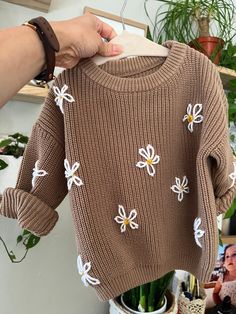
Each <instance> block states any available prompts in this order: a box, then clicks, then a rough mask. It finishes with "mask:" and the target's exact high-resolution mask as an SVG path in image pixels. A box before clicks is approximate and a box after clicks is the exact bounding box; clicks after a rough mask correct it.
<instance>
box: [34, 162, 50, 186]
mask: <svg viewBox="0 0 236 314" xmlns="http://www.w3.org/2000/svg"><path fill="white" fill-rule="evenodd" d="M47 174H48V173H47V172H46V171H45V170H43V169H39V160H37V161H36V163H35V165H34V168H33V177H32V187H33V188H34V186H35V180H36V178H37V177H44V176H46V175H47Z"/></svg>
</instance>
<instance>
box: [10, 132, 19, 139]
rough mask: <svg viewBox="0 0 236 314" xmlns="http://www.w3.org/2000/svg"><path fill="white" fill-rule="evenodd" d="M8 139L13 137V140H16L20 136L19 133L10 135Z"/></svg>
mask: <svg viewBox="0 0 236 314" xmlns="http://www.w3.org/2000/svg"><path fill="white" fill-rule="evenodd" d="M9 136H10V137H13V138H14V139H16V140H17V139H18V138H19V137H20V136H21V134H20V133H15V134H12V135H9Z"/></svg>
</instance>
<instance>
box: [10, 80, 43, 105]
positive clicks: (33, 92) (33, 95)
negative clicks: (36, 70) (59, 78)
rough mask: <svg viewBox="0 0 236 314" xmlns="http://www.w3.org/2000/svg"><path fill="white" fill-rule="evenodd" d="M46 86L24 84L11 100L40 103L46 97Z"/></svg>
mask: <svg viewBox="0 0 236 314" xmlns="http://www.w3.org/2000/svg"><path fill="white" fill-rule="evenodd" d="M47 94H48V87H47V86H45V87H40V86H35V85H30V84H28V85H25V86H24V87H23V88H22V89H21V90H20V91H19V92H18V93H17V94H16V96H14V97H13V98H12V100H18V101H23V102H32V103H36V104H42V103H43V102H44V100H45V98H46V97H47Z"/></svg>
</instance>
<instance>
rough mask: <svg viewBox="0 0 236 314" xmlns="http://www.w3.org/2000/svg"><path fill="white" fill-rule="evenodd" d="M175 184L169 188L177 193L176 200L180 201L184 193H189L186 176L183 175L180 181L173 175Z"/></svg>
mask: <svg viewBox="0 0 236 314" xmlns="http://www.w3.org/2000/svg"><path fill="white" fill-rule="evenodd" d="M175 182H176V184H174V185H172V187H171V190H172V191H173V192H175V193H178V201H179V202H181V201H182V200H183V198H184V193H189V187H188V186H187V185H188V179H187V177H186V176H184V177H183V181H182V183H181V182H180V179H179V178H176V177H175Z"/></svg>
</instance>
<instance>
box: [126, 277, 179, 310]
mask: <svg viewBox="0 0 236 314" xmlns="http://www.w3.org/2000/svg"><path fill="white" fill-rule="evenodd" d="M174 274H175V271H171V272H169V273H167V274H165V275H164V276H163V277H161V278H159V279H157V280H155V281H153V282H150V283H147V284H143V285H141V286H138V287H136V288H133V289H130V290H129V291H127V292H125V293H124V296H123V300H124V302H125V304H126V305H127V306H128V307H129V308H131V309H133V310H135V311H140V312H143V313H144V312H147V313H148V312H153V311H155V310H157V309H159V308H160V307H161V306H162V305H163V302H164V296H165V294H166V291H167V288H168V286H169V284H170V282H171V280H172V278H173V276H174Z"/></svg>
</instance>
